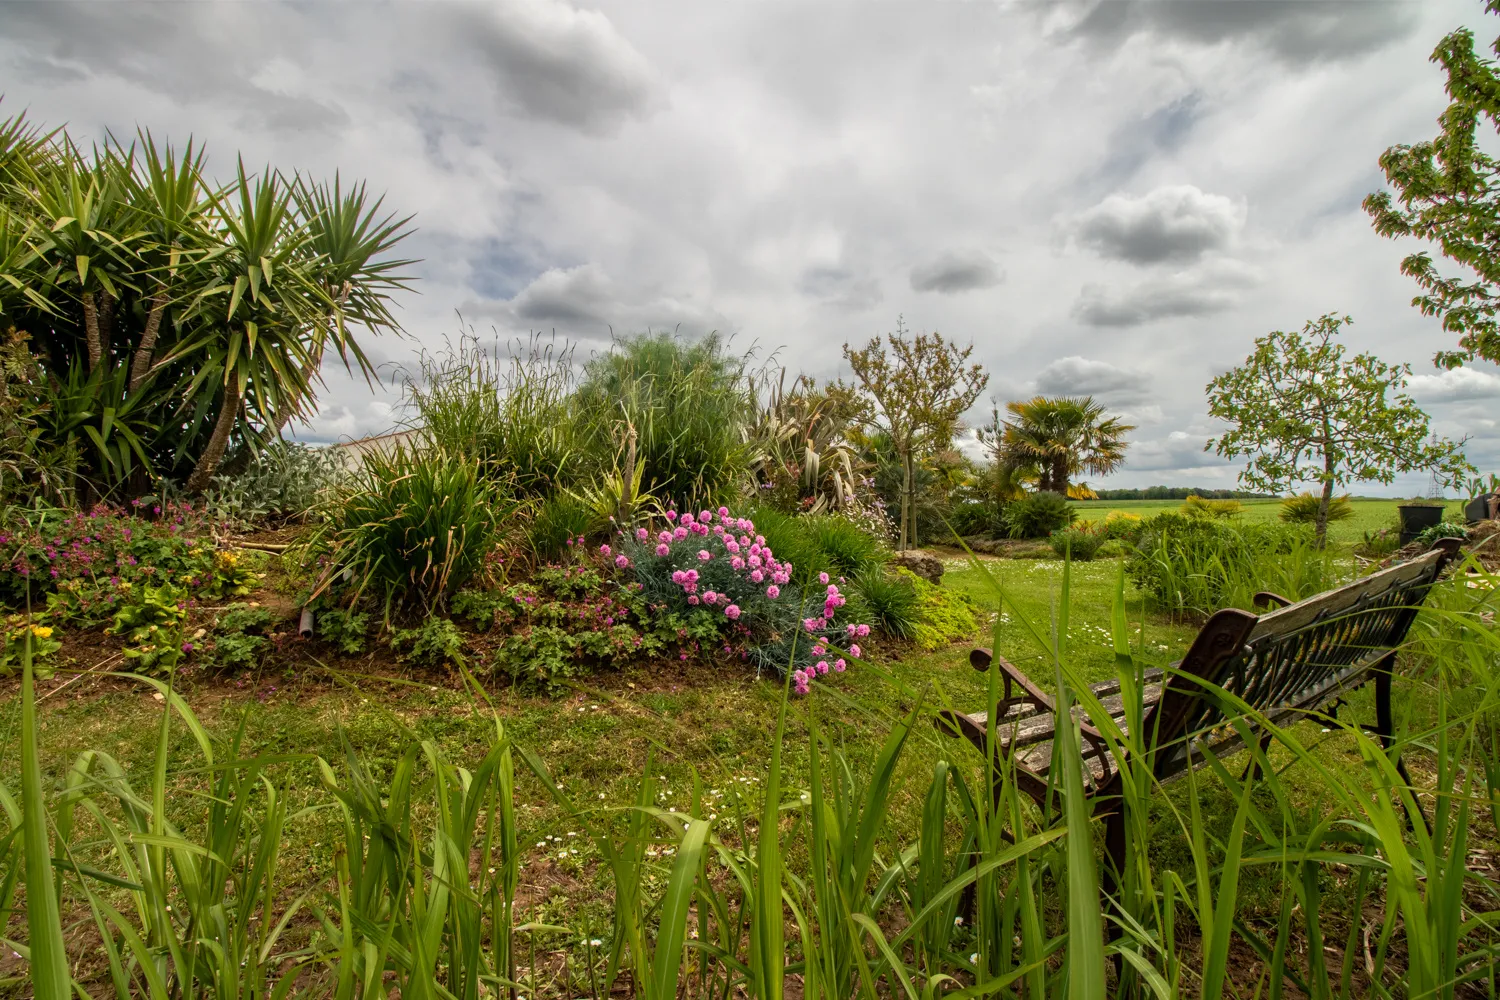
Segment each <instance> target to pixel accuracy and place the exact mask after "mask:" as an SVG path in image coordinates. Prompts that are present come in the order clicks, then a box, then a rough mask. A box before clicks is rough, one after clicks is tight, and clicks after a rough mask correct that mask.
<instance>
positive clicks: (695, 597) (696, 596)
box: [688, 594, 698, 604]
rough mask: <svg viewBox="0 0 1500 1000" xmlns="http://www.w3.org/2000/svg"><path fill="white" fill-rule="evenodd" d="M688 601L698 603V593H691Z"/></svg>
mask: <svg viewBox="0 0 1500 1000" xmlns="http://www.w3.org/2000/svg"><path fill="white" fill-rule="evenodd" d="M688 603H689V604H697V603H698V595H697V594H689V595H688Z"/></svg>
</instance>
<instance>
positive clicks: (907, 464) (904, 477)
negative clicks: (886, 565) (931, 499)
mask: <svg viewBox="0 0 1500 1000" xmlns="http://www.w3.org/2000/svg"><path fill="white" fill-rule="evenodd" d="M910 453H911V449H910V448H907V449H906V451H905V452H903V453H902V454H901V530H900V531H899V532H898V535H899V536H900V537H899V538H898V540H897V542H896V551H897V552H905V551H906V517H907V511H908V510H909V507H910V502H911V461H910V457H911V456H910Z"/></svg>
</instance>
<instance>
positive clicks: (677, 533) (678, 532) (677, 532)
mask: <svg viewBox="0 0 1500 1000" xmlns="http://www.w3.org/2000/svg"><path fill="white" fill-rule="evenodd" d="M687 536H688V530H687V529H686V528H684V527H683V526H682V525H680V524H679V525H678V526H677V527H676V528H675V529H674V530H673V531H672V537H673V538H675V539H677V540H678V541H679V542H680V541H682V540H683V539H684V538H686V537H687Z"/></svg>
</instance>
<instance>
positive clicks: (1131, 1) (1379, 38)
mask: <svg viewBox="0 0 1500 1000" xmlns="http://www.w3.org/2000/svg"><path fill="white" fill-rule="evenodd" d="M1419 6H1420V4H1416V3H1393V2H1381V0H1306V2H1293V0H1095V2H1093V3H1091V4H1089V5H1088V7H1087V9H1086V12H1085V13H1084V14H1083V15H1082V17H1080V18H1079V19H1078V20H1077V21H1076V22H1075V23H1074V24H1073V26H1072V27H1071V29H1070V30H1069V32H1068V34H1069V35H1071V36H1074V37H1079V38H1084V39H1087V40H1089V41H1093V42H1099V43H1105V44H1119V43H1121V42H1123V41H1125V40H1126V39H1129V38H1131V37H1133V36H1135V35H1140V34H1151V35H1155V36H1157V37H1169V38H1179V39H1182V40H1184V41H1188V42H1196V43H1199V44H1204V45H1214V44H1218V43H1221V42H1226V41H1238V40H1244V41H1250V42H1253V43H1255V44H1258V45H1260V46H1261V47H1262V48H1264V49H1266V50H1267V51H1268V52H1270V53H1271V54H1272V55H1274V56H1275V57H1276V58H1278V59H1280V60H1282V61H1283V62H1286V63H1290V64H1293V65H1298V66H1301V65H1307V64H1310V63H1313V62H1317V61H1320V60H1324V59H1346V58H1354V57H1357V56H1362V55H1365V54H1367V53H1370V52H1375V51H1378V50H1380V49H1382V48H1385V47H1386V46H1388V45H1390V44H1391V43H1393V42H1395V41H1398V40H1400V39H1401V38H1404V37H1405V36H1406V35H1407V34H1408V33H1409V32H1410V31H1411V30H1412V28H1413V27H1414V26H1415V24H1416V22H1417V13H1418V11H1417V8H1418V7H1419Z"/></svg>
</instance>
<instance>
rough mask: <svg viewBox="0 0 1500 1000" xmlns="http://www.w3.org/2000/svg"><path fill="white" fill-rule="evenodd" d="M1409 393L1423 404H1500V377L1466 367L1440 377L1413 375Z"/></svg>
mask: <svg viewBox="0 0 1500 1000" xmlns="http://www.w3.org/2000/svg"><path fill="white" fill-rule="evenodd" d="M1407 391H1409V392H1410V393H1411V395H1412V397H1413V398H1415V399H1417V400H1418V401H1420V402H1423V403H1458V402H1470V401H1475V400H1487V401H1489V402H1500V374H1496V373H1495V372H1492V371H1486V370H1484V369H1482V368H1474V367H1466V368H1454V369H1451V370H1449V371H1444V372H1439V373H1438V374H1436V375H1413V376H1412V377H1411V379H1410V380H1409V381H1408V382H1407Z"/></svg>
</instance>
